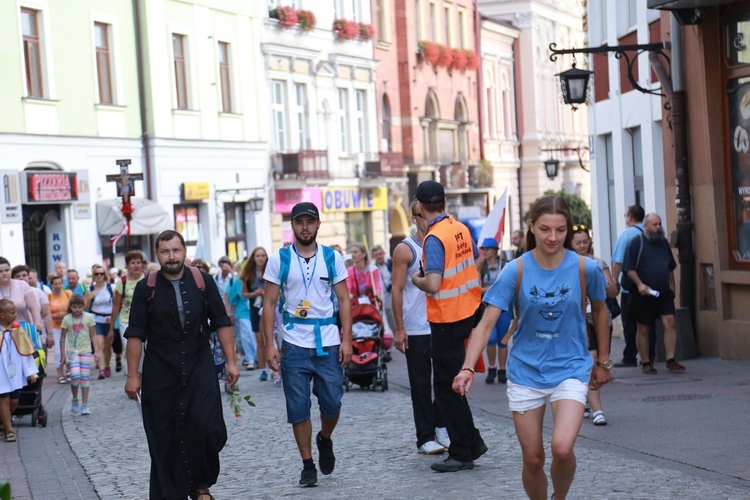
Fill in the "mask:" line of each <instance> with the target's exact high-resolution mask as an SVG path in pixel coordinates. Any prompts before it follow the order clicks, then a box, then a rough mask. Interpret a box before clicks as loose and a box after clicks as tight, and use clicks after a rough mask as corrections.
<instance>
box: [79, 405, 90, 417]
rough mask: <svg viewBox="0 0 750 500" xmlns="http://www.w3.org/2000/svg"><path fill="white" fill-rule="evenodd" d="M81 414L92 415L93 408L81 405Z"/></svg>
mask: <svg viewBox="0 0 750 500" xmlns="http://www.w3.org/2000/svg"><path fill="white" fill-rule="evenodd" d="M81 415H91V410H90V409H89V405H83V406H81Z"/></svg>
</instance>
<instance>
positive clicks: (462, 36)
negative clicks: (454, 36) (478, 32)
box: [458, 10, 466, 49]
mask: <svg viewBox="0 0 750 500" xmlns="http://www.w3.org/2000/svg"><path fill="white" fill-rule="evenodd" d="M465 15H466V14H465V13H464V11H463V10H459V11H458V45H459V47H461V48H462V49H465V48H466V31H465V29H466V28H465V27H464V16H465Z"/></svg>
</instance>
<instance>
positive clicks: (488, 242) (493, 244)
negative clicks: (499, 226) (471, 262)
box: [479, 238, 499, 250]
mask: <svg viewBox="0 0 750 500" xmlns="http://www.w3.org/2000/svg"><path fill="white" fill-rule="evenodd" d="M479 248H494V249H495V250H497V249H498V248H499V247H498V246H497V241H495V238H485V239H484V241H483V242H482V244H481V245H479Z"/></svg>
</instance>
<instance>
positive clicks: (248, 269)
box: [240, 247, 268, 382]
mask: <svg viewBox="0 0 750 500" xmlns="http://www.w3.org/2000/svg"><path fill="white" fill-rule="evenodd" d="M267 263H268V252H266V249H265V248H263V247H257V248H255V249H254V250H253V252H252V253H251V254H250V257H249V258H248V260H247V264H245V267H243V268H242V271H241V272H240V281H241V282H242V297H245V299H247V300H248V301H249V304H250V326H251V328H252V330H253V333H254V334H255V352H256V354H257V358H258V368H260V381H261V382H265V381H266V380H268V368H267V364H266V344H265V342H264V339H263V330H262V329H263V325H262V324H261V321H260V308H261V307H263V296H264V293H265V291H266V282H265V281H263V273H265V272H266V264H267Z"/></svg>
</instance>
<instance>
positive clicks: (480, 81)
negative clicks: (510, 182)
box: [474, 0, 484, 160]
mask: <svg viewBox="0 0 750 500" xmlns="http://www.w3.org/2000/svg"><path fill="white" fill-rule="evenodd" d="M474 19H475V21H474V22H475V23H476V26H477V27H476V30H475V34H474V38H475V45H476V47H477V58H478V59H479V68H477V107H478V108H479V109H478V113H477V116H478V119H477V124H478V125H479V159H480V160H484V119H483V118H482V112H483V111H484V106H483V97H484V96H483V94H484V92H483V90H482V89H483V87H484V75H483V74H482V73H483V71H484V66H483V64H482V16H481V14H480V13H479V0H474Z"/></svg>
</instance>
